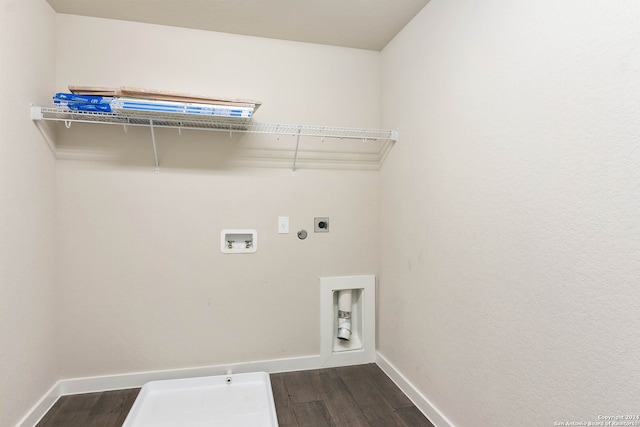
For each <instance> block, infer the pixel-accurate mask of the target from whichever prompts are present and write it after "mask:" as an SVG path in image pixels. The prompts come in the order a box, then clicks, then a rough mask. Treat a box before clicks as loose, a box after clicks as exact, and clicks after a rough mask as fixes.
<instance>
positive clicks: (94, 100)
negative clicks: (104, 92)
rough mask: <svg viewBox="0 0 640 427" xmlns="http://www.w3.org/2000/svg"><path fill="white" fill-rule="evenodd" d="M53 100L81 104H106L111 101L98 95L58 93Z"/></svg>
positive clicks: (107, 97)
mask: <svg viewBox="0 0 640 427" xmlns="http://www.w3.org/2000/svg"><path fill="white" fill-rule="evenodd" d="M53 99H54V101H55V100H60V101H67V102H69V103H71V102H80V103H83V104H108V103H110V102H111V100H113V98H112V97H109V96H98V95H80V94H76V93H65V92H58V93H56V94H55V96H54V97H53Z"/></svg>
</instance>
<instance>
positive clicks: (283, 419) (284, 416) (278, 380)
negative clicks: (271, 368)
mask: <svg viewBox="0 0 640 427" xmlns="http://www.w3.org/2000/svg"><path fill="white" fill-rule="evenodd" d="M284 375H286V374H271V375H270V376H269V377H270V378H269V379H270V381H271V390H272V392H273V401H274V403H275V406H276V414H277V416H278V424H279V427H298V422H297V421H296V416H295V414H294V413H293V404H292V402H291V397H290V396H289V392H288V391H287V387H286V386H285V385H284V378H283V377H284Z"/></svg>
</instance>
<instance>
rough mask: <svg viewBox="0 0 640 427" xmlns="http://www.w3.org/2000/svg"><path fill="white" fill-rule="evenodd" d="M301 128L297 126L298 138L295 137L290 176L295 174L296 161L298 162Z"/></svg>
mask: <svg viewBox="0 0 640 427" xmlns="http://www.w3.org/2000/svg"><path fill="white" fill-rule="evenodd" d="M301 131H302V128H301V127H300V126H298V136H297V137H296V152H295V153H294V154H293V167H292V168H291V175H295V174H296V161H297V160H298V146H299V145H300V132H301Z"/></svg>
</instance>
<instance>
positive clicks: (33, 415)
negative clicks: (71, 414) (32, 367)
mask: <svg viewBox="0 0 640 427" xmlns="http://www.w3.org/2000/svg"><path fill="white" fill-rule="evenodd" d="M60 396H62V393H61V392H60V381H58V382H57V383H55V384H54V386H53V387H51V388H50V389H49V391H47V392H46V393H45V394H44V396H42V397H41V398H40V400H39V401H38V402H37V403H36V404H35V405H33V407H32V408H31V409H30V410H29V412H27V414H26V415H25V416H24V417H22V419H21V420H20V421H18V424H16V427H33V426H35V425H36V424H38V421H40V420H41V419H42V417H44V416H45V414H46V413H47V412H48V411H49V409H51V407H52V406H53V404H54V403H56V400H58V398H59V397H60Z"/></svg>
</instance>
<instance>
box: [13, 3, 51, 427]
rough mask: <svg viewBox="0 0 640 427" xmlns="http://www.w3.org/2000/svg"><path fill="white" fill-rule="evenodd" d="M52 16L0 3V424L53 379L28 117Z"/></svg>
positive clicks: (45, 66) (38, 152)
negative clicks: (0, 109) (0, 113)
mask: <svg viewBox="0 0 640 427" xmlns="http://www.w3.org/2000/svg"><path fill="white" fill-rule="evenodd" d="M54 23H55V15H54V13H53V11H52V10H51V8H50V7H49V5H48V4H47V3H46V2H44V1H43V2H32V1H29V2H23V1H17V0H15V1H6V0H3V1H1V2H0V64H2V65H1V66H0V70H1V71H0V72H1V73H2V74H1V75H0V107H1V108H2V111H3V112H2V115H0V130H1V134H0V197H1V198H0V426H12V425H15V423H16V422H18V420H19V419H20V418H21V417H22V416H23V415H24V414H25V413H26V412H27V411H28V409H29V408H31V407H32V406H33V405H34V404H35V403H36V402H37V401H38V399H40V397H41V396H42V395H43V394H44V393H45V392H46V391H47V390H48V389H49V388H50V387H51V386H52V385H53V384H54V382H55V380H57V379H58V377H57V367H56V359H55V351H54V349H53V347H54V342H55V341H54V340H55V329H54V324H55V320H56V311H55V308H54V303H53V301H54V296H55V293H54V292H55V289H54V279H55V246H54V237H55V193H56V191H55V157H54V155H53V152H52V151H51V150H50V149H49V147H48V145H47V144H46V143H45V142H44V141H43V139H42V136H41V135H40V133H39V132H38V130H37V128H36V127H35V126H34V124H33V122H32V121H31V120H30V118H29V103H30V102H36V103H37V102H44V101H45V100H46V99H47V98H48V97H49V96H50V95H49V94H50V91H51V90H52V89H53V87H54V84H55V82H54V72H55V69H54V35H55V28H54Z"/></svg>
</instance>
